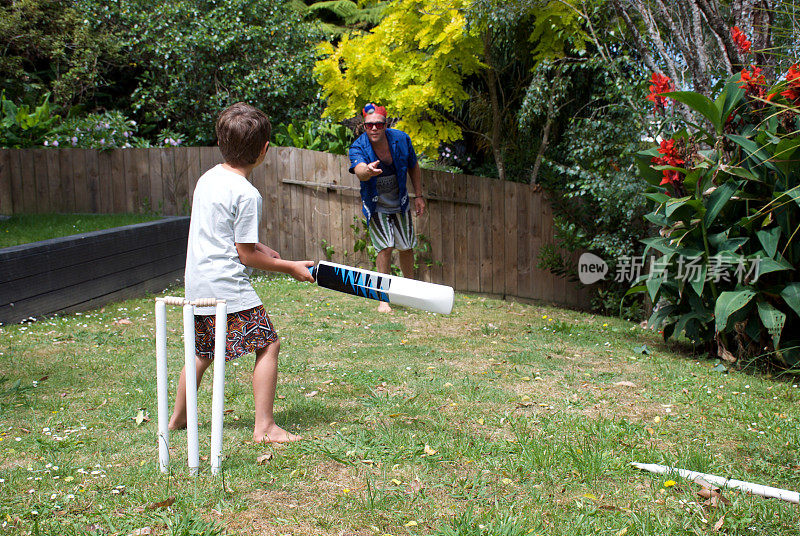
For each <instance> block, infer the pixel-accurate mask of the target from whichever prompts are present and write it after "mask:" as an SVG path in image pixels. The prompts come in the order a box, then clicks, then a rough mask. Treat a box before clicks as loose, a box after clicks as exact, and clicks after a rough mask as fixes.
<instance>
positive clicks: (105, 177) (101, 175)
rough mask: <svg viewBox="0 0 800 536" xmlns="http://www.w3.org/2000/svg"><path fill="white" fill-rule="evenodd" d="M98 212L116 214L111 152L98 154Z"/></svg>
mask: <svg viewBox="0 0 800 536" xmlns="http://www.w3.org/2000/svg"><path fill="white" fill-rule="evenodd" d="M97 178H98V188H99V190H98V197H99V206H98V210H99V211H100V213H102V214H109V213H111V212H114V185H113V181H114V176H113V175H112V174H111V151H100V152H99V153H97Z"/></svg>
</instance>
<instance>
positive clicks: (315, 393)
mask: <svg viewBox="0 0 800 536" xmlns="http://www.w3.org/2000/svg"><path fill="white" fill-rule="evenodd" d="M318 394H319V391H309V392H308V393H306V398H311V397H312V396H317V395H318Z"/></svg>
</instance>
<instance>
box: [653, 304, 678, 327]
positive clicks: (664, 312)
mask: <svg viewBox="0 0 800 536" xmlns="http://www.w3.org/2000/svg"><path fill="white" fill-rule="evenodd" d="M674 310H675V306H674V305H664V306H661V307H656V309H655V310H654V311H653V314H651V315H650V318H649V319H648V320H647V325H648V326H650V327H651V328H655V329H659V328H660V327H661V324H663V323H664V320H666V319H667V318H668V317H669V315H670V314H672V311H674Z"/></svg>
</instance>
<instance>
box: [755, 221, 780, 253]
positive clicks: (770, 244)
mask: <svg viewBox="0 0 800 536" xmlns="http://www.w3.org/2000/svg"><path fill="white" fill-rule="evenodd" d="M756 236H758V240H759V242H761V245H762V246H764V251H765V252H766V254H767V256H768V257H769V258H770V259H774V258H775V253H777V252H778V241H779V240H780V238H781V229H780V227H773V228H772V229H770V230H768V231H763V230H762V231H756Z"/></svg>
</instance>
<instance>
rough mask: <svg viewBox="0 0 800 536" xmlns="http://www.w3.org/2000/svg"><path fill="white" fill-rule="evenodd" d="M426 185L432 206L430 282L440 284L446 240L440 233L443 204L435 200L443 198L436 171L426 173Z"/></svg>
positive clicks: (440, 183) (430, 221)
mask: <svg viewBox="0 0 800 536" xmlns="http://www.w3.org/2000/svg"><path fill="white" fill-rule="evenodd" d="M425 173H426V176H427V177H426V179H425V180H426V183H427V184H429V188H428V195H429V199H430V205H431V206H432V210H433V212H432V216H431V217H430V219H429V223H430V226H429V230H430V239H431V256H432V258H433V261H434V264H433V266H431V281H433V282H434V283H442V282H443V281H444V277H443V275H442V274H443V266H444V260H445V259H444V242H445V240H446V238H445V237H444V236H443V233H442V220H443V216H442V211H443V207H444V202H443V201H439V200H437V199H436V198H437V197H438V198H441V197H444V192H443V189H442V188H443V186H442V180H441V176H440V175H439V173H437V172H436V171H426V172H425Z"/></svg>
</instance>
